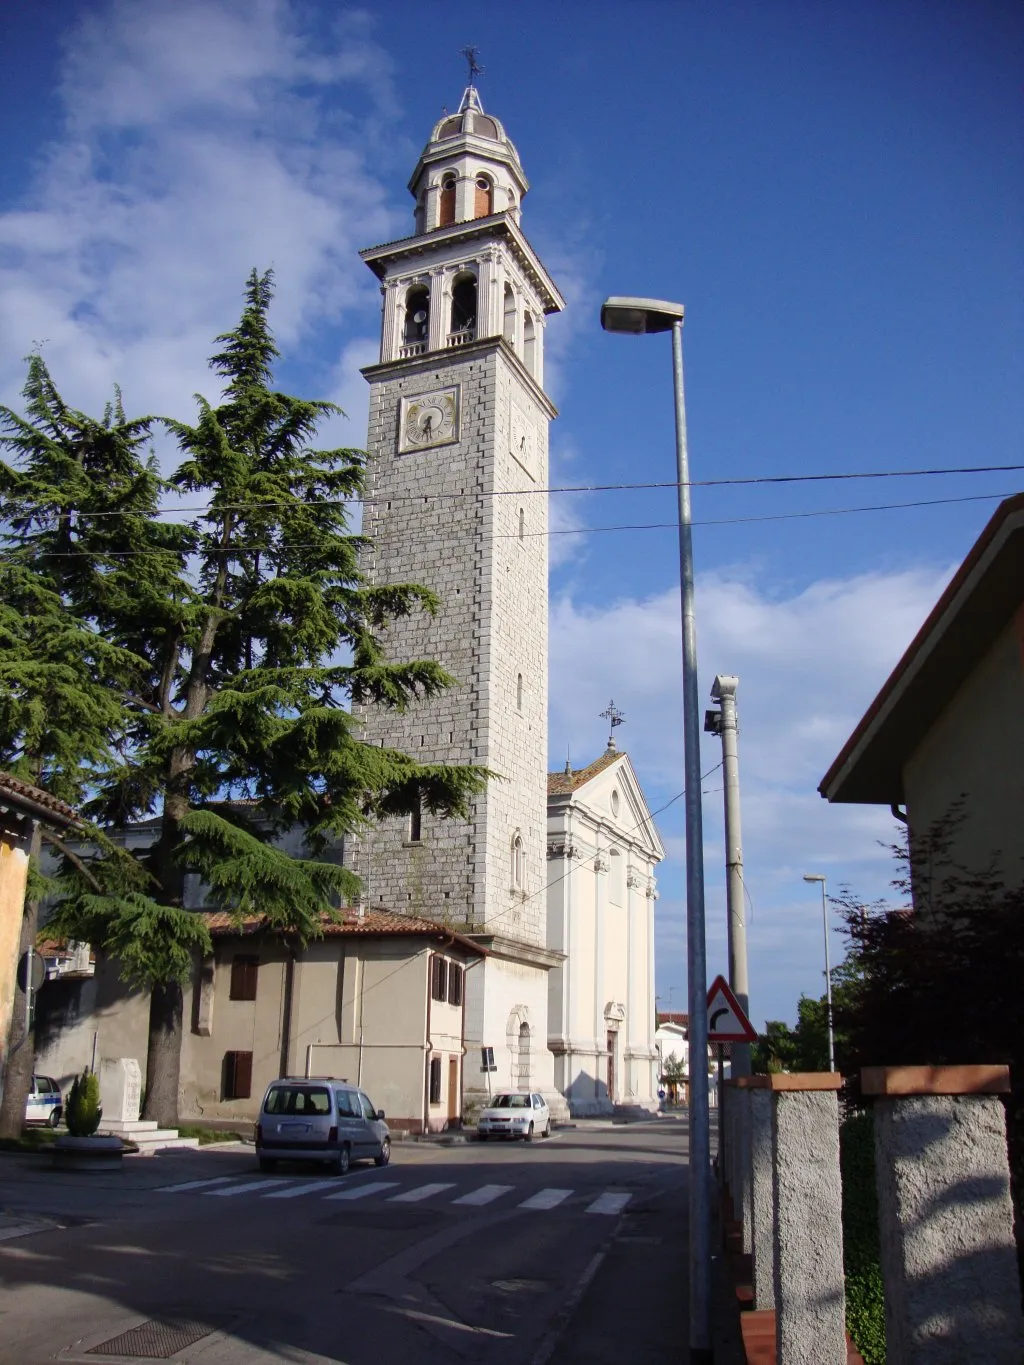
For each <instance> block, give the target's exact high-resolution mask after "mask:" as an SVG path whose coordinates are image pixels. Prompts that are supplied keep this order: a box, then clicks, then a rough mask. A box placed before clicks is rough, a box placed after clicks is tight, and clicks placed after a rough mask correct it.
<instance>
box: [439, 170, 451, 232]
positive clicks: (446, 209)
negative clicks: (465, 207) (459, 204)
mask: <svg viewBox="0 0 1024 1365" xmlns="http://www.w3.org/2000/svg"><path fill="white" fill-rule="evenodd" d="M439 208H440V212H439V213H438V218H437V225H438V227H450V226H451V225H452V223H454V222H455V177H454V176H452V177H451V183H450V184H449V183H448V181H447V179H446V180H444V181H442V182H441V203H440V206H439Z"/></svg>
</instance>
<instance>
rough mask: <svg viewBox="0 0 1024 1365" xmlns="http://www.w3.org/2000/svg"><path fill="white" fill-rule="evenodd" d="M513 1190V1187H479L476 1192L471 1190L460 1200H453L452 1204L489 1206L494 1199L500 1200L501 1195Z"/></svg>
mask: <svg viewBox="0 0 1024 1365" xmlns="http://www.w3.org/2000/svg"><path fill="white" fill-rule="evenodd" d="M513 1189H515V1186H514V1185H481V1186H480V1188H479V1189H478V1190H472V1191H471V1192H470V1193H469V1194H464V1195H463V1196H462V1197H461V1199H453V1200H452V1203H453V1204H473V1205H476V1206H479V1205H480V1204H491V1203H493V1202H494V1200H495V1199H500V1198H501V1196H502V1195H503V1194H508V1192H509V1190H513Z"/></svg>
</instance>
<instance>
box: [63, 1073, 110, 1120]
mask: <svg viewBox="0 0 1024 1365" xmlns="http://www.w3.org/2000/svg"><path fill="white" fill-rule="evenodd" d="M102 1117H103V1110H102V1109H101V1108H100V1083H99V1078H98V1077H97V1076H96V1075H95V1073H94V1072H92V1071H90V1070H89V1068H88V1067H86V1069H85V1070H84V1071H83V1072H82V1074H81V1076H76V1077H75V1079H74V1081H73V1082H72V1083H71V1094H70V1095H69V1096H68V1103H67V1112H66V1113H65V1115H64V1121H65V1122H66V1123H67V1125H68V1132H69V1133H70V1134H71V1136H72V1137H92V1135H93V1133H95V1131H96V1129H97V1128H98V1127H99V1126H100V1119H101V1118H102Z"/></svg>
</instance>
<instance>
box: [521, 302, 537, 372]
mask: <svg viewBox="0 0 1024 1365" xmlns="http://www.w3.org/2000/svg"><path fill="white" fill-rule="evenodd" d="M523 360H524V362H525V364H526V368H527V369H528V370H529V371H530V373H531V374H534V373H535V372H536V360H537V329H536V327H535V326H534V321H533V314H532V313H530V312H526V313H524V314H523Z"/></svg>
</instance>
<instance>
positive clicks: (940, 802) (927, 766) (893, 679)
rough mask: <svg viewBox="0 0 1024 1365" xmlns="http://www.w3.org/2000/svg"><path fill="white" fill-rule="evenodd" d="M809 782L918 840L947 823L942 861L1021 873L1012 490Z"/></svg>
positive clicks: (1023, 562)
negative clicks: (891, 817)
mask: <svg viewBox="0 0 1024 1365" xmlns="http://www.w3.org/2000/svg"><path fill="white" fill-rule="evenodd" d="M818 790H819V791H820V792H821V794H822V796H824V797H825V798H826V800H828V801H835V802H855V803H861V804H878V805H886V806H889V807H891V808H892V809H893V811H894V813H896V814H897V815H898V816H899V817H900V818H901V819H905V820H906V822H907V824H908V827H909V832H910V838H911V842H912V845H916V847H917V848H918V849H921V848H923V847H924V846H925V844H926V841H928V840H929V839H930V838H931V836H932V833H933V831H935V830H936V829H937V828H938V827H939V826H940V825H942V824H944V823H945V822H947V821H951V823H950V825H949V830H948V835H949V851H948V856H949V858H950V859H951V861H952V862H953V863H955V864H957V865H958V866H959V867H961V868H962V869H964V870H965V871H966V872H967V873H968V874H971V875H974V874H981V873H986V872H988V871H992V872H993V873H994V874H995V875H996V876H997V877H998V878H999V879H1001V880H1002V881H1003V882H1004V883H1005V884H1006V885H1007V886H1019V885H1021V884H1022V882H1024V847H1022V843H1021V829H1022V828H1024V494H1018V495H1017V496H1016V497H1013V498H1008V499H1006V501H1004V502H1003V503H1001V504H1000V506H999V507H998V508H997V509H996V512H995V514H994V515H993V517H992V518H991V520H990V521H989V523H988V525H987V526H986V527H985V529H984V530H983V531H982V533H981V535H980V536H979V538H978V540H977V542H976V543H975V545H974V546H973V548H972V549H971V551H970V553H969V554H968V555H967V557H966V559H965V560H964V561H963V563H962V564H961V565H960V567H959V568H958V569H957V571H956V573H955V574H954V575H953V578H952V579H951V581H950V583H949V586H948V587H947V588H946V590H945V592H944V593H943V594H942V596H941V597H940V598H939V600H938V602H937V603H936V605H935V607H934V609H933V610H932V612H931V613H930V615H929V616H928V619H927V620H926V621H925V623H924V625H923V626H922V627H921V629H920V630H919V631H918V633H917V635H916V636H915V637H914V639H913V640H912V641H911V643H910V646H909V647H908V649H907V651H906V653H905V654H904V655H903V657H902V659H900V661H899V663H898V664H897V665H896V667H895V668H894V669H893V671H892V673H891V674H890V676H889V678H888V679H887V681H886V682H885V684H884V685H883V687H882V689H881V691H880V692H879V693H878V695H877V696H876V697H875V699H874V701H873V702H872V703H871V705H870V706H869V707H868V709H867V711H866V713H865V714H864V717H863V719H862V720H861V721H860V723H859V724H858V725H857V727H856V729H855V730H854V732H853V734H852V735H851V736H850V738H849V739H848V740H847V741H846V743H845V745H844V746H843V748H842V751H841V752H840V754H839V755H838V757H837V758H836V760H835V762H834V763H833V764H832V766H831V767H830V768H829V770H828V772H827V773H826V774H825V776H824V777H823V778H822V780H821V785H820V786H819V788H818ZM904 808H905V809H904ZM918 891H919V888H916V887H915V902H916V901H918V899H919V895H918Z"/></svg>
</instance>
